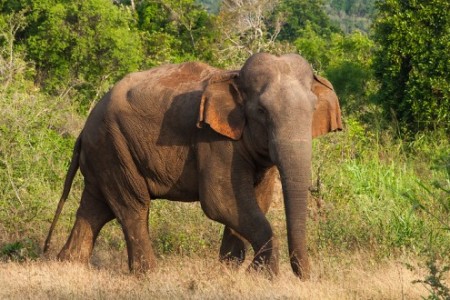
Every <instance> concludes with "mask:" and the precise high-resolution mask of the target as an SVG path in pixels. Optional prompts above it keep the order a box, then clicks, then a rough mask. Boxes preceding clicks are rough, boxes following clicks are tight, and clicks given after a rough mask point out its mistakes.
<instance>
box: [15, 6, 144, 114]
mask: <svg viewBox="0 0 450 300" xmlns="http://www.w3.org/2000/svg"><path fill="white" fill-rule="evenodd" d="M20 11H24V12H25V15H26V21H27V26H25V27H24V28H23V30H21V32H20V34H19V37H20V38H19V40H18V46H19V47H21V48H23V47H25V49H26V53H27V57H28V59H31V60H32V61H34V62H35V64H36V67H37V74H36V81H37V82H39V83H40V84H41V85H42V86H43V87H44V88H45V90H46V91H49V92H51V93H52V94H53V95H58V94H62V93H63V91H65V90H67V89H70V88H73V87H75V89H76V90H77V91H79V93H77V94H73V95H74V96H76V97H79V98H81V99H80V101H81V102H82V103H81V105H82V106H83V107H85V108H84V109H87V108H89V105H90V102H91V101H92V100H93V99H92V98H93V97H94V96H98V94H99V93H103V92H104V91H105V88H107V87H108V85H109V84H111V83H112V82H115V81H117V79H118V78H120V77H121V76H123V75H124V74H126V73H128V72H130V71H133V70H137V69H138V68H139V67H140V65H141V62H142V59H143V52H142V45H141V39H140V34H139V32H137V30H136V28H135V24H134V19H133V17H132V14H131V12H130V11H129V10H128V9H127V8H126V7H122V6H120V7H118V6H116V5H113V3H112V2H111V1H109V0H83V1H62V0H47V1H29V2H28V3H27V4H23V6H22V7H21V10H20ZM105 84H106V87H105Z"/></svg>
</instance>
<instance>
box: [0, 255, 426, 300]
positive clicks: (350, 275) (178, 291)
mask: <svg viewBox="0 0 450 300" xmlns="http://www.w3.org/2000/svg"><path fill="white" fill-rule="evenodd" d="M418 278H423V274H418V273H414V272H411V271H410V270H408V269H407V268H406V267H405V265H404V264H403V263H402V262H386V263H383V264H381V265H373V264H371V263H370V261H368V260H365V259H363V258H362V256H356V257H354V258H352V259H349V260H348V261H347V262H342V261H340V262H337V261H334V262H333V261H332V260H328V261H321V262H317V261H316V262H315V264H314V273H313V275H312V279H311V280H310V281H308V282H301V281H299V280H298V279H297V278H296V277H294V276H293V274H292V272H291V271H290V268H289V265H288V264H287V263H285V262H284V263H282V264H281V274H280V275H279V276H278V277H277V278H275V279H274V280H269V279H267V278H266V277H265V276H263V275H262V274H254V273H248V272H246V271H245V269H244V268H241V269H238V270H233V269H228V268H226V267H224V266H223V265H221V264H219V263H218V262H217V261H216V260H213V259H209V258H208V259H195V258H184V259H183V258H181V257H171V258H165V259H162V260H160V261H159V266H158V269H157V270H155V271H154V272H152V273H149V274H147V275H143V276H140V277H138V276H133V275H129V274H128V273H125V272H123V271H121V270H114V269H112V267H102V266H100V267H98V268H93V267H91V268H88V267H85V266H82V265H77V264H70V263H60V262H55V261H38V262H27V263H12V262H10V263H0V299H420V297H421V296H424V295H427V291H426V290H425V289H424V287H422V286H421V285H418V284H412V283H411V282H412V281H413V280H415V279H418Z"/></svg>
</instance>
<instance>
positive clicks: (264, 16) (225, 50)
mask: <svg viewBox="0 0 450 300" xmlns="http://www.w3.org/2000/svg"><path fill="white" fill-rule="evenodd" d="M278 3H279V1H278V0H225V1H223V2H222V6H221V9H220V12H219V15H218V22H217V26H218V30H219V32H220V34H219V35H220V37H219V45H218V47H219V55H218V61H219V64H222V65H227V64H228V65H230V62H232V63H231V65H233V64H236V65H240V64H241V63H243V62H244V61H245V60H246V59H247V58H248V57H249V56H250V55H251V54H254V53H258V52H262V51H265V52H272V53H280V52H287V51H285V50H287V49H291V48H290V46H289V45H287V44H282V43H280V42H279V41H277V36H278V34H279V32H280V29H281V25H282V20H281V19H280V18H278V17H277V18H275V17H274V12H275V9H276V7H277V5H278Z"/></svg>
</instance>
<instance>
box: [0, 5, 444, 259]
mask: <svg viewBox="0 0 450 300" xmlns="http://www.w3.org/2000/svg"><path fill="white" fill-rule="evenodd" d="M203 3H206V4H207V5H208V8H209V10H206V9H205V8H204V7H203V6H202V3H201V2H196V1H194V0H158V1H147V0H140V1H139V0H135V1H119V0H115V1H111V0H82V1H81V0H77V1H72V0H70V1H69V0H39V1H38V0H28V1H18V0H0V249H1V254H2V256H3V257H10V258H11V257H15V258H19V259H20V258H26V257H33V256H36V255H39V253H40V250H39V246H40V244H41V242H42V240H43V237H44V235H45V232H46V230H47V228H48V225H49V220H50V219H51V216H52V214H53V211H54V208H55V203H56V201H57V200H58V198H59V193H60V191H61V186H62V182H63V178H64V175H65V172H66V168H67V165H68V159H69V158H70V155H71V148H72V145H73V142H74V138H75V137H76V135H77V134H78V132H79V130H80V129H81V128H82V124H83V120H84V119H85V117H86V115H87V113H88V112H89V110H90V109H91V108H92V106H93V105H94V104H95V103H96V101H98V99H99V98H100V97H101V95H102V94H103V93H105V92H106V91H107V90H108V88H110V87H111V86H112V84H113V83H114V82H115V81H117V80H118V79H119V78H121V77H122V76H123V75H124V74H126V73H128V72H130V71H134V70H138V69H144V68H149V67H152V66H155V65H159V64H162V63H168V62H181V61H187V60H202V61H205V62H208V63H210V64H212V65H215V66H219V67H224V68H235V67H238V66H240V65H241V63H242V62H243V61H244V60H245V59H246V58H247V57H248V56H249V55H250V54H252V53H255V52H259V51H268V52H272V53H285V52H298V53H300V54H302V55H303V56H304V57H306V58H307V59H308V60H309V61H310V62H311V63H312V65H313V66H314V68H315V69H316V71H317V72H319V73H322V74H323V75H325V76H326V77H327V78H328V79H330V81H331V82H332V83H333V84H334V86H335V88H336V90H337V93H338V95H339V96H340V98H341V105H342V109H343V115H344V120H345V130H344V132H342V133H339V134H335V135H329V136H327V137H324V138H321V139H318V140H317V141H316V142H315V152H314V153H315V156H314V161H315V165H314V170H313V173H314V178H315V180H314V185H315V190H314V191H313V192H312V200H313V201H312V202H311V207H310V208H311V212H310V214H311V221H310V247H311V252H312V253H313V254H317V255H319V254H320V255H325V254H328V253H334V255H345V254H346V253H349V252H355V251H364V252H366V251H367V252H368V253H370V255H372V256H373V257H376V258H381V257H391V256H397V255H400V254H413V255H419V256H421V255H428V254H430V253H432V254H433V255H434V256H435V257H437V258H441V259H444V260H446V259H448V255H447V253H449V252H450V236H449V234H450V231H449V230H448V228H449V223H450V221H449V215H450V141H449V137H450V92H449V91H450V78H449V76H450V70H449V68H450V56H449V55H450V54H449V51H448V49H449V46H450V44H449V41H450V5H449V2H448V1H446V0H433V1H429V2H426V3H422V2H420V3H419V2H418V1H412V0H409V1H408V0H406V1H403V0H402V1H400V0H384V1H381V0H380V1H376V3H375V1H368V0H360V1H356V0H353V1H351V0H347V1H344V0H341V1H337V0H331V1H325V0H322V1H311V0H295V1H294V0H224V1H221V2H220V6H218V5H216V3H218V2H214V1H203ZM369 24H372V27H369ZM81 185H82V183H81V180H80V178H78V179H77V182H76V184H75V187H74V190H73V192H72V196H71V199H72V200H71V201H69V203H68V206H67V207H66V213H64V218H65V219H64V220H63V221H62V222H61V225H60V227H62V229H60V231H61V233H60V234H61V236H63V237H66V236H67V231H68V228H70V226H71V224H72V222H73V218H74V209H75V207H76V206H77V200H76V199H79V193H80V190H81ZM277 207H278V209H277ZM68 210H70V213H69V212H67V211H68ZM280 211H281V210H280V209H279V205H278V206H277V205H275V206H274V210H273V212H271V218H272V220H273V222H274V224H282V223H283V222H282V220H280V218H282V214H281V213H279V212H280ZM277 212H278V213H277ZM151 214H152V217H151V224H150V226H151V228H152V230H151V231H152V235H153V237H154V240H155V247H156V249H157V250H158V253H159V254H160V255H167V254H170V253H182V254H190V253H201V252H202V251H205V252H209V251H211V249H212V248H213V249H214V251H216V249H217V243H218V239H219V236H220V230H221V228H220V227H219V226H218V225H216V224H213V223H211V222H208V221H206V220H204V217H203V216H201V215H202V214H201V212H200V211H199V210H198V206H195V205H185V204H174V203H165V202H155V204H154V205H153V207H152V213H151ZM174 216H175V217H174ZM174 220H176V223H175V222H174ZM179 222H182V223H183V224H184V225H183V227H182V228H179V226H178V225H177V224H178V223H179ZM206 227H207V228H209V229H210V230H206ZM280 228H282V226H280ZM279 230H282V229H279ZM100 243H103V244H104V245H106V246H107V247H110V248H115V249H119V250H122V249H123V248H124V242H123V238H122V236H121V235H120V230H119V228H118V226H117V225H113V226H110V227H108V228H107V230H105V232H104V233H103V234H102V237H101V240H100ZM211 245H213V246H214V247H211Z"/></svg>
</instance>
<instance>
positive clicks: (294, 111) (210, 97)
mask: <svg viewBox="0 0 450 300" xmlns="http://www.w3.org/2000/svg"><path fill="white" fill-rule="evenodd" d="M202 123H207V124H209V126H210V127H211V128H212V129H213V130H215V131H216V132H218V133H220V134H222V135H224V136H227V137H229V138H231V139H233V140H237V141H238V140H242V141H243V142H244V143H245V144H246V145H249V146H248V147H249V148H252V149H253V150H254V151H251V153H252V155H253V156H254V157H253V158H254V159H255V161H258V162H261V163H264V162H268V164H270V163H272V164H275V165H276V166H277V168H278V170H279V172H280V178H281V184H282V189H283V196H284V202H285V212H286V222H287V231H288V245H289V256H290V260H291V266H292V269H293V271H294V272H295V273H296V274H297V275H298V276H300V277H303V278H304V277H307V276H308V274H309V262H308V257H307V244H306V217H307V198H308V188H309V186H310V181H311V180H310V176H311V175H310V169H311V147H312V145H311V140H312V137H316V136H319V135H322V134H325V133H327V132H330V131H335V130H340V129H341V127H342V124H341V115H340V108H339V102H338V98H337V96H336V94H335V92H334V90H333V87H332V85H331V84H330V83H329V81H327V80H326V79H324V78H322V77H319V76H316V75H314V73H313V70H312V68H311V66H310V65H309V63H308V62H307V61H306V60H305V59H303V58H302V57H301V56H299V55H295V54H290V55H284V56H281V57H277V56H273V55H270V54H263V53H261V54H256V55H253V56H252V57H250V58H249V59H248V60H247V61H246V63H245V64H244V66H243V67H242V69H241V70H240V71H233V72H222V73H218V74H216V75H215V76H213V77H212V78H211V80H210V81H209V83H208V86H207V87H206V88H205V91H204V93H203V97H202V102H201V107H200V114H199V123H198V124H199V126H201V124H202Z"/></svg>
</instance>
